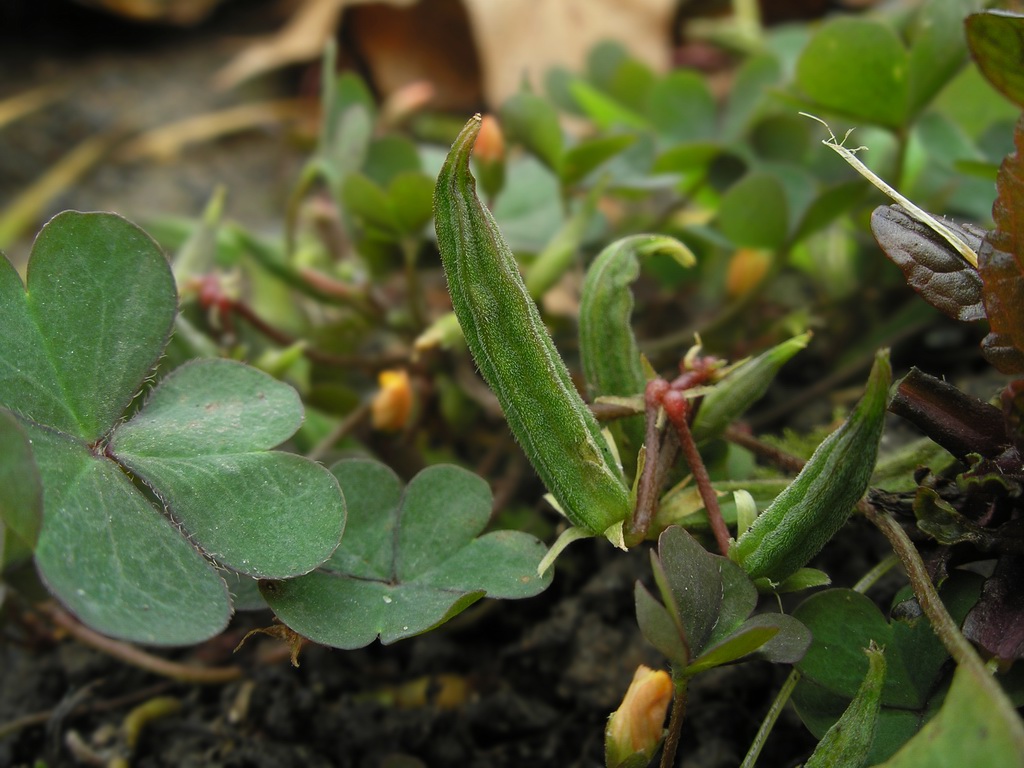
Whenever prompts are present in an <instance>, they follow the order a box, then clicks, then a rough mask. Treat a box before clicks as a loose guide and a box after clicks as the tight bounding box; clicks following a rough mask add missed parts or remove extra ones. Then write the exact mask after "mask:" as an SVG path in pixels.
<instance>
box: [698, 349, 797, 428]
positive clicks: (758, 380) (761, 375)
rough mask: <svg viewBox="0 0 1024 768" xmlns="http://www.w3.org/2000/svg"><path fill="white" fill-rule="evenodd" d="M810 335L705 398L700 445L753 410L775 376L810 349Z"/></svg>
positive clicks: (763, 357) (748, 366) (747, 367)
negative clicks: (805, 350)
mask: <svg viewBox="0 0 1024 768" xmlns="http://www.w3.org/2000/svg"><path fill="white" fill-rule="evenodd" d="M810 338H811V334H810V331H808V332H807V333H801V334H800V335H799V336H794V337H793V338H792V339H789V340H787V341H784V342H782V343H781V344H776V345H775V346H774V347H772V348H771V349H769V350H768V351H766V352H763V353H762V354H760V355H758V356H757V357H755V358H754V359H753V360H748V361H747V362H745V363H743V364H742V365H740V366H739V367H738V368H736V370H734V371H732V372H731V373H730V374H729V375H728V376H726V377H725V378H724V379H722V381H721V382H719V383H718V384H716V385H715V387H714V388H713V389H712V390H711V391H710V392H708V393H707V394H706V395H705V396H704V400H703V401H702V402H701V404H700V410H698V411H697V417H696V419H694V422H693V428H692V430H693V439H694V440H696V441H697V442H698V443H699V442H702V441H704V440H709V439H711V438H712V437H717V436H718V435H720V434H721V433H722V432H723V431H724V430H725V428H726V427H728V426H729V425H730V424H731V423H732V422H733V421H734V420H736V419H737V418H739V417H740V416H741V415H742V414H743V413H744V412H745V411H746V410H747V409H748V408H749V407H750V406H752V405H753V404H754V403H756V402H757V401H758V400H760V399H761V398H762V397H764V394H765V392H767V391H768V387H769V386H770V385H771V383H772V380H773V379H774V378H775V374H777V373H778V372H779V369H780V368H781V367H782V366H783V365H784V364H785V363H786V361H787V360H789V359H790V358H791V357H792V356H793V355H795V354H796V353H797V352H799V351H800V350H801V349H803V348H804V347H806V346H807V342H808V341H810Z"/></svg>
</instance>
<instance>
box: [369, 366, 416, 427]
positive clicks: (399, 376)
mask: <svg viewBox="0 0 1024 768" xmlns="http://www.w3.org/2000/svg"><path fill="white" fill-rule="evenodd" d="M377 383H378V385H379V386H380V390H379V391H378V392H377V394H376V395H375V396H374V398H373V402H372V403H371V404H370V416H371V421H372V422H373V428H374V429H381V430H384V431H387V432H397V431H398V430H400V429H402V428H403V427H405V425H406V424H407V423H408V422H409V415H410V414H411V413H412V386H411V384H410V383H409V374H408V373H407V372H406V371H403V370H394V371H381V372H380V374H379V375H378V376H377Z"/></svg>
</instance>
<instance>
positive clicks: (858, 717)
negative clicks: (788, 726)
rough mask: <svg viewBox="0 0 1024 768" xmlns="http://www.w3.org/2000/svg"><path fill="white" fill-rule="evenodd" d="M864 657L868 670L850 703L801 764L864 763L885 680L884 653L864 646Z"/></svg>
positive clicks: (839, 767) (823, 767)
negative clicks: (865, 657) (866, 660)
mask: <svg viewBox="0 0 1024 768" xmlns="http://www.w3.org/2000/svg"><path fill="white" fill-rule="evenodd" d="M864 653H865V654H867V657H868V672H867V674H866V675H865V676H864V682H862V683H861V684H860V688H858V689H857V695H856V696H854V697H853V701H851V702H850V706H848V707H847V708H846V711H844V712H843V714H842V716H841V717H840V718H839V719H838V720H836V722H835V725H833V726H832V727H831V728H829V729H828V732H827V733H826V734H825V735H824V736H823V737H822V738H821V741H820V742H819V743H818V746H817V747H816V748H815V750H814V754H812V755H811V756H810V758H809V759H808V760H807V762H806V763H804V765H805V766H806V768H829V767H830V766H834V767H835V768H843V767H845V768H859V767H860V766H862V765H864V763H865V761H866V760H867V757H868V752H869V751H870V749H871V745H872V744H874V741H875V728H876V727H877V724H878V712H879V709H880V707H881V703H882V684H883V682H884V681H885V655H884V651H883V650H882V649H881V648H878V647H876V646H871V647H869V648H865V649H864Z"/></svg>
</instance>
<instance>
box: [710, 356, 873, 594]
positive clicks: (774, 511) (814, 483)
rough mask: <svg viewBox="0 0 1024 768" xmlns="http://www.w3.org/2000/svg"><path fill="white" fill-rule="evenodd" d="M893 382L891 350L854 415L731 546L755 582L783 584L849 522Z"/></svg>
mask: <svg viewBox="0 0 1024 768" xmlns="http://www.w3.org/2000/svg"><path fill="white" fill-rule="evenodd" d="M891 381H892V366H891V365H890V363H889V350H888V349H883V350H879V351H878V352H877V353H876V354H875V364H874V366H872V368H871V375H870V376H869V377H868V384H867V389H866V390H865V392H864V396H863V397H862V398H861V400H860V402H859V403H857V407H856V408H854V410H853V413H851V414H850V417H849V418H848V419H847V420H846V421H845V422H843V424H842V426H840V427H839V429H837V430H836V431H835V432H833V433H832V434H831V435H829V436H828V437H827V438H825V441H824V442H823V443H822V444H821V445H819V446H818V449H817V450H816V451H815V452H814V455H813V456H811V458H810V460H809V461H808V462H807V464H806V465H805V466H804V468H803V470H801V472H800V474H798V475H797V476H796V478H795V479H794V480H793V482H792V483H790V484H789V485H788V486H787V487H786V490H784V491H783V492H782V493H780V494H779V495H778V496H777V497H776V498H775V501H773V502H772V504H771V506H769V507H768V509H766V510H765V511H764V512H763V513H761V515H760V516H759V517H758V518H757V519H756V520H755V521H754V524H753V525H752V526H750V528H749V529H748V530H747V532H746V533H744V534H743V535H742V536H741V537H740V539H739V541H738V542H736V544H735V545H734V546H733V547H732V549H731V550H730V552H729V557H730V558H732V559H733V560H734V561H736V562H737V563H739V564H740V565H741V566H742V567H743V569H744V570H745V571H746V572H747V575H748V576H750V578H751V579H760V578H765V579H768V580H769V581H770V582H772V583H773V584H778V583H781V582H782V581H784V580H785V579H786V578H787V577H788V576H791V575H792V574H794V573H796V571H797V570H798V569H800V568H801V567H803V566H804V565H806V564H807V562H808V561H809V560H810V559H811V558H812V557H814V556H815V555H816V554H818V552H820V551H821V548H822V547H824V546H825V544H826V542H828V540H829V539H831V538H832V537H833V536H834V535H835V534H836V532H837V531H838V530H839V529H840V528H841V527H842V525H843V523H845V522H846V520H847V518H848V517H849V516H850V513H851V512H852V511H853V506H854V504H856V503H857V501H858V500H859V499H860V497H861V496H863V495H864V491H865V490H867V487H868V481H869V480H870V479H871V472H872V471H873V469H874V466H875V458H876V457H877V455H878V442H879V440H880V439H881V437H882V425H883V423H884V421H885V408H886V405H887V404H888V400H889V384H890V382H891Z"/></svg>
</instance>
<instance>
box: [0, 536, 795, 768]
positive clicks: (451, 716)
mask: <svg viewBox="0 0 1024 768" xmlns="http://www.w3.org/2000/svg"><path fill="white" fill-rule="evenodd" d="M577 547H578V550H577V551H576V552H570V553H569V556H568V557H567V558H566V561H565V565H563V566H560V568H559V573H558V576H557V578H556V580H555V584H554V585H553V586H552V588H551V589H549V590H548V591H547V592H546V593H545V594H543V595H541V596H540V597H538V598H535V599H533V600H527V601H522V602H507V603H498V602H491V601H487V602H484V603H482V604H478V606H476V607H474V608H473V609H471V610H470V611H469V612H467V613H466V614H464V615H463V616H462V617H459V618H458V619H456V620H455V621H453V622H451V623H450V624H448V625H446V626H445V627H443V628H441V629H440V630H437V631H434V632H432V633H429V634H427V635H424V636H421V637H419V638H414V639H411V640H407V641H404V642H400V643H398V644H396V645H393V646H390V647H382V646H379V645H374V646H371V647H369V648H366V649H363V650H359V651H349V652H343V651H334V650H330V649H325V648H321V647H315V646H311V647H307V648H306V649H305V650H304V651H303V652H302V655H301V658H300V667H299V668H297V669H296V668H293V667H292V666H290V665H289V664H288V663H287V659H286V658H285V657H286V654H284V653H281V652H280V651H282V650H283V649H282V647H281V646H280V645H279V643H278V642H277V641H274V640H269V639H263V638H261V637H260V636H256V637H254V638H253V639H251V640H249V642H248V643H247V644H246V645H245V646H244V647H243V648H242V650H241V651H239V652H238V653H237V654H235V655H234V656H232V655H231V648H232V647H233V646H234V645H235V644H236V643H237V642H238V640H239V639H240V638H241V637H242V636H243V635H244V633H245V632H246V631H247V630H248V629H250V628H252V627H259V626H265V625H267V624H269V623H270V621H271V617H270V615H269V613H257V614H241V615H240V616H238V617H236V620H235V621H234V623H233V624H232V626H231V628H230V629H229V630H228V631H227V633H225V635H223V636H222V637H218V638H216V639H214V640H211V641H210V642H209V643H207V644H206V645H205V646H203V647H200V648H197V649H193V650H191V651H189V652H188V653H187V654H186V655H184V656H183V655H181V654H178V653H169V654H167V655H170V656H173V657H176V658H179V659H181V660H201V661H202V662H204V663H208V664H215V665H222V666H226V665H229V664H239V665H241V666H242V667H243V668H244V674H243V676H242V678H241V679H240V680H238V681H236V682H232V683H229V684H225V685H221V686H203V687H201V686H189V685H180V684H174V683H166V682H164V681H162V680H161V679H159V678H156V677H154V676H152V675H150V674H147V673H145V672H142V671H139V670H137V669H134V668H132V667H128V666H125V665H122V664H119V663H118V662H116V661H114V660H112V659H111V658H109V657H107V656H105V655H103V654H100V653H98V652H96V651H93V650H91V649H89V648H86V647H83V646H82V645H80V644H78V643H76V642H74V641H71V640H65V641H58V642H55V643H45V642H40V641H39V637H33V636H31V635H30V634H27V633H26V628H25V627H22V628H20V629H18V628H15V627H13V626H12V625H10V624H9V625H8V637H7V640H6V642H5V643H4V645H3V657H4V659H3V669H4V685H3V690H2V693H0V724H3V723H6V722H8V721H10V720H13V719H14V718H17V717H20V716H23V715H26V714H28V713H34V712H38V711H43V710H50V712H51V714H50V716H49V718H48V719H47V720H46V721H45V723H42V724H39V725H35V726H33V727H29V728H25V729H23V730H21V731H20V732H19V733H17V734H14V735H13V736H11V737H9V738H6V739H3V740H0V765H9V766H30V765H33V761H35V760H38V759H42V760H44V761H45V763H46V764H47V765H50V766H58V765H74V764H81V763H76V762H75V761H74V759H73V757H72V754H71V752H70V750H69V748H68V744H69V742H71V743H73V742H76V741H81V742H84V743H85V744H87V745H91V748H92V749H93V750H94V751H95V752H96V753H98V754H102V755H107V754H108V751H113V752H116V750H117V749H118V748H121V749H123V746H122V745H120V744H118V742H117V740H116V739H113V740H112V737H113V736H116V729H117V728H118V727H119V726H120V724H121V722H122V721H123V720H124V718H125V715H126V714H127V712H128V711H129V710H130V709H131V708H132V707H133V706H135V705H137V704H138V703H140V702H141V701H143V700H145V699H147V698H151V697H153V696H155V695H157V694H159V695H161V696H171V697H174V698H175V699H177V700H178V701H179V702H180V704H181V711H180V713H177V714H173V715H171V716H168V717H166V718H163V719H160V720H156V721H154V722H153V723H151V724H150V725H149V726H148V727H146V728H145V729H144V731H143V734H142V737H141V740H140V742H139V744H138V747H137V749H136V751H135V758H134V759H133V761H132V765H135V766H138V767H139V768H143V767H147V768H148V767H154V768H155V767H156V766H161V767H162V766H167V767H170V766H175V767H182V768H183V767H185V766H231V767H232V768H242V767H243V766H245V767H248V766H253V767H255V766H274V767H275V768H276V767H278V766H291V765H305V766H313V767H319V766H358V767H360V768H362V767H366V768H370V767H373V768H376V767H378V766H450V765H461V766H480V767H481V768H483V767H484V766H494V767H501V766H509V767H511V766H524V765H535V766H595V767H596V766H602V765H603V764H604V762H603V729H604V723H605V719H606V718H607V716H608V714H609V713H610V712H611V711H612V710H613V709H615V707H616V706H617V705H618V702H619V700H620V699H621V697H622V694H623V693H624V692H625V690H626V687H627V686H628V683H629V680H630V678H631V676H632V674H633V670H634V669H635V668H636V666H637V664H640V663H646V664H648V665H651V666H654V667H659V666H664V662H663V660H662V659H660V658H659V657H658V655H657V653H656V652H655V651H654V650H653V649H652V648H651V647H650V646H648V645H647V644H646V643H645V641H644V640H643V638H642V637H641V636H640V634H639V631H638V630H637V627H636V623H635V620H634V618H633V605H632V603H633V598H632V593H633V583H634V581H635V579H636V578H637V577H638V576H644V575H645V574H646V573H647V572H649V568H648V566H647V554H646V552H639V551H634V552H631V553H629V554H628V555H624V554H622V553H619V552H615V551H614V550H612V549H611V548H610V547H609V546H608V545H607V544H606V543H603V542H590V543H584V544H579V545H577ZM786 672H787V670H785V669H782V668H776V667H773V666H771V665H768V664H765V663H759V662H755V663H750V664H745V665H742V666H739V667H734V668H725V669H721V670H717V671H713V672H710V673H707V674H705V675H702V676H699V677H698V678H697V679H696V680H695V681H694V683H693V684H692V686H691V689H690V709H689V716H688V718H687V721H686V725H685V727H684V730H683V737H682V747H681V750H680V753H681V754H680V763H679V764H680V765H681V766H686V767H688V768H717V767H719V766H721V768H725V767H726V766H736V765H738V764H739V762H740V761H741V760H742V758H743V755H744V754H745V752H746V750H747V747H748V746H749V744H750V742H751V739H752V737H753V735H754V733H755V732H756V730H757V727H758V725H759V723H760V719H761V717H762V716H763V714H764V712H765V711H766V710H767V707H768V705H769V704H770V702H771V699H772V697H773V696H774V693H775V691H776V690H777V688H778V686H779V685H780V684H781V682H782V680H783V679H784V677H785V675H786ZM449 676H451V677H449ZM424 677H426V678H429V679H430V682H429V683H428V685H427V686H426V696H425V697H424V698H422V699H421V700H419V701H407V702H397V703H396V702H395V701H394V699H395V697H396V693H397V689H399V688H401V687H402V686H408V684H410V683H413V682H414V681H418V680H420V679H422V678H424ZM161 683H163V685H162V687H160V688H158V689H154V688H153V686H154V685H161ZM446 685H447V686H448V687H447V688H446V687H445V686H446ZM462 685H464V686H465V688H464V689H462V688H460V686H462ZM122 697H133V700H132V701H131V702H126V703H123V704H121V705H120V706H114V707H112V708H111V707H109V702H111V700H114V699H118V698H122ZM115 703H116V702H115ZM813 744H814V742H813V739H812V738H811V737H810V735H809V734H808V733H807V732H806V731H805V730H804V728H803V726H802V725H801V724H800V723H799V721H798V720H797V719H796V717H795V715H792V714H787V715H785V716H784V717H783V719H782V721H781V722H780V723H779V724H778V725H777V726H776V729H775V731H774V733H773V735H772V738H771V741H770V742H769V748H768V750H767V752H766V753H765V754H764V757H763V758H762V763H761V764H762V765H769V766H786V765H796V764H797V763H798V762H800V761H801V760H802V759H803V758H805V757H806V755H807V754H808V753H809V751H810V750H811V749H812V748H813ZM82 752H83V750H81V749H79V753H80V754H82ZM108 764H109V763H108Z"/></svg>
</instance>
